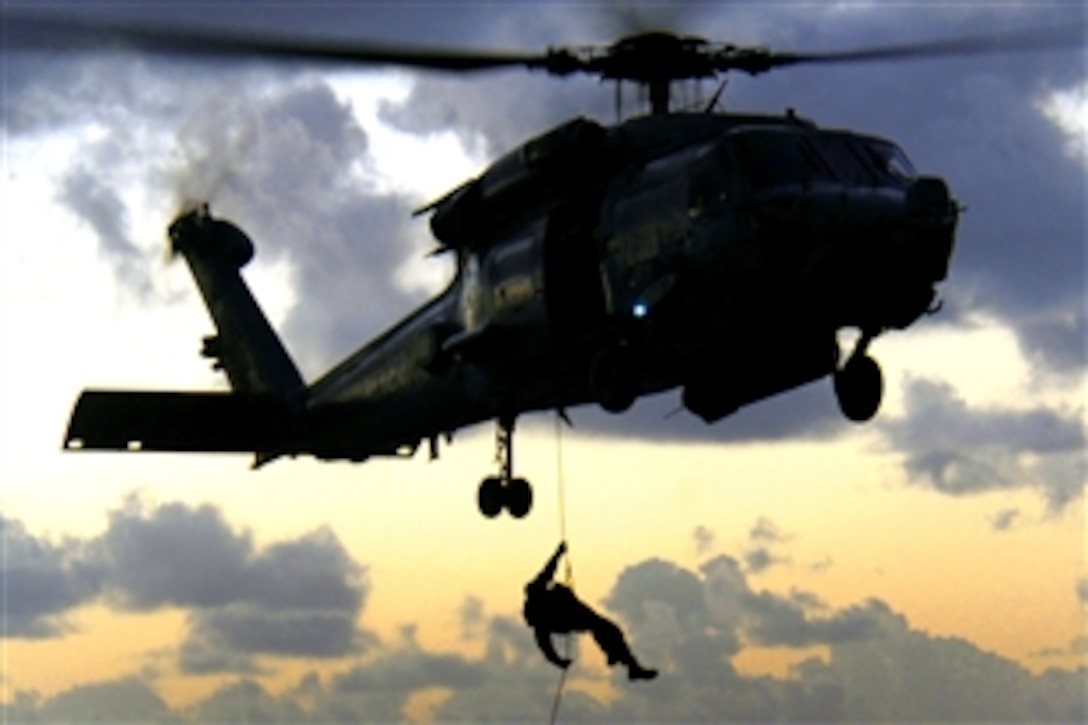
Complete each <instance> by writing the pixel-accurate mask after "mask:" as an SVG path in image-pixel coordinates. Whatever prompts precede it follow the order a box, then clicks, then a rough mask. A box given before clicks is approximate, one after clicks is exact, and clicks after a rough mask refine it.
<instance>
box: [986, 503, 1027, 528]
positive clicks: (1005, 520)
mask: <svg viewBox="0 0 1088 725" xmlns="http://www.w3.org/2000/svg"><path fill="white" fill-rule="evenodd" d="M1018 518H1020V509H1015V508H1009V509H1002V510H1000V511H998V512H997V513H996V514H994V515H993V517H991V518H990V525H991V526H993V528H994V531H1008V530H1009V529H1011V528H1012V527H1013V525H1014V524H1015V523H1016V520H1017V519H1018Z"/></svg>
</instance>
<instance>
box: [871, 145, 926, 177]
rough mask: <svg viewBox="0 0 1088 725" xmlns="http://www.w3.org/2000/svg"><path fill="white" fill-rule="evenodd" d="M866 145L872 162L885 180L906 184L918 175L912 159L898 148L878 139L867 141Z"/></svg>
mask: <svg viewBox="0 0 1088 725" xmlns="http://www.w3.org/2000/svg"><path fill="white" fill-rule="evenodd" d="M864 143H865V149H866V151H867V152H868V153H869V157H870V160H871V161H872V162H873V165H874V166H876V168H877V171H879V172H880V174H881V175H882V176H884V177H885V178H887V179H891V180H894V181H896V182H898V183H900V184H905V183H907V182H910V181H912V180H913V179H914V178H915V177H916V176H917V175H918V174H917V172H915V170H914V166H913V165H912V164H911V163H910V159H908V158H907V155H906V154H905V153H903V151H902V150H901V149H900V148H899V147H898V146H895V145H893V144H890V143H888V142H886V141H877V140H876V139H866V140H865V142H864Z"/></svg>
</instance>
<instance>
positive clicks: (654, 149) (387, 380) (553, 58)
mask: <svg viewBox="0 0 1088 725" xmlns="http://www.w3.org/2000/svg"><path fill="white" fill-rule="evenodd" d="M33 23H37V27H39V28H44V29H45V30H47V31H48V30H50V29H56V28H58V27H61V26H64V25H65V22H63V21H58V20H55V19H44V20H43V19H40V18H39V19H36V20H34V21H33ZM33 23H32V24H33ZM69 25H70V24H69ZM107 30H109V31H110V32H112V33H114V34H119V35H122V36H124V37H125V38H126V39H129V40H131V41H132V42H133V43H134V44H135V45H136V46H137V47H148V48H151V49H153V50H158V49H165V50H167V51H171V52H172V51H177V50H181V51H183V52H194V51H195V52H199V53H211V54H221V55H228V56H229V55H235V54H237V55H248V54H253V53H258V54H267V55H272V56H281V57H305V58H319V59H325V60H332V61H352V62H364V63H375V64H397V65H402V66H408V67H414V68H422V69H431V70H442V71H454V72H470V71H481V70H487V69H492V68H502V67H511V66H514V67H522V68H526V69H528V70H532V71H543V72H546V73H549V74H551V75H556V76H560V77H565V76H570V75H572V74H575V73H581V74H588V75H593V76H597V77H599V78H601V79H604V80H610V81H614V82H615V83H616V86H617V92H618V89H619V87H620V85H621V84H623V83H633V84H635V85H636V86H638V87H639V88H640V89H642V90H643V91H644V93H645V95H646V97H647V99H648V101H649V112H648V113H645V114H643V115H636V116H632V117H630V118H627V119H621V120H619V121H618V122H617V123H616V124H614V125H605V124H602V123H600V122H598V121H595V120H592V119H588V118H583V117H578V118H574V119H571V120H569V121H567V122H565V123H562V124H560V125H558V126H556V127H554V128H552V129H550V130H548V131H546V132H544V133H541V134H540V135H538V136H536V137H534V138H532V139H530V140H528V141H526V142H525V143H523V144H522V145H520V146H518V147H516V148H514V149H513V150H511V151H509V152H508V153H506V154H505V155H503V156H502V157H500V158H499V159H497V160H496V161H494V162H493V163H491V165H490V166H488V167H487V168H486V169H485V170H484V171H483V172H482V173H480V174H479V175H477V176H476V177H474V178H471V179H469V180H467V181H465V182H464V183H463V184H461V185H459V186H457V187H456V188H454V189H453V190H451V191H450V192H448V193H447V194H445V195H443V196H441V197H440V198H438V199H436V200H434V201H432V202H430V203H428V204H426V205H425V206H423V207H421V208H420V209H418V210H417V211H416V214H417V215H420V216H422V215H429V217H430V228H431V231H432V233H433V236H434V238H435V241H436V243H437V248H436V250H435V252H434V253H435V254H440V255H450V256H451V257H452V258H453V259H454V260H455V262H456V272H455V274H454V276H453V279H452V281H451V282H450V283H449V285H448V286H447V287H446V288H445V290H444V291H442V292H441V293H440V294H438V295H437V296H436V297H434V298H433V299H431V300H430V301H428V302H427V303H425V304H424V305H422V306H421V307H420V308H419V309H417V310H415V311H413V312H411V313H410V314H409V315H408V316H407V317H405V318H404V319H403V320H401V321H399V322H397V323H396V324H394V325H393V326H392V327H390V328H389V329H388V330H387V331H385V332H384V333H382V334H381V335H379V336H378V337H377V338H375V339H373V340H372V341H370V342H368V343H366V344H365V345H363V346H362V347H361V348H360V349H358V350H357V351H356V352H354V353H353V354H351V355H350V356H348V357H347V358H346V359H345V360H343V361H342V362H340V363H339V364H337V365H335V366H334V367H333V368H332V369H331V370H329V371H328V372H327V373H325V374H324V375H322V376H321V377H319V378H318V379H317V380H315V381H313V382H311V383H307V382H306V381H304V380H303V379H302V376H301V375H300V373H299V371H298V369H297V368H296V366H295V365H294V363H293V361H292V359H291V357H290V355H289V353H288V352H287V350H286V348H285V347H284V345H283V343H282V342H281V341H280V339H279V337H278V336H277V334H276V332H275V331H274V330H273V328H272V326H271V325H270V324H269V322H268V320H267V319H266V318H265V316H264V314H263V313H262V311H261V309H260V306H259V305H258V303H257V301H256V300H255V299H254V297H253V295H252V294H251V292H250V290H249V288H248V287H247V285H246V283H245V280H244V279H243V277H242V275H241V269H242V267H244V266H245V265H246V264H247V263H248V262H249V261H250V260H251V259H252V258H253V256H254V254H255V246H254V244H253V242H252V241H251V240H250V239H249V237H248V236H247V235H246V233H245V232H244V231H243V230H242V229H241V228H240V227H239V226H237V225H235V224H234V223H232V222H230V221H227V220H224V219H220V218H217V217H215V216H213V215H212V213H211V210H210V209H209V208H208V206H207V205H198V206H197V207H196V208H193V209H190V210H188V211H186V212H184V213H183V214H181V215H180V216H178V217H177V218H176V219H175V220H174V221H173V222H172V223H171V224H170V226H169V229H168V237H169V243H170V249H171V251H172V252H173V253H175V254H177V255H178V256H180V257H181V258H182V259H183V260H184V261H185V263H186V264H187V265H188V267H189V268H190V271H191V273H192V276H193V278H194V280H195V283H196V285H197V287H198V289H199V290H200V292H201V294H202V296H203V299H204V301H205V303H206V306H207V308H208V311H209V313H210V315H211V317H212V319H213V321H214V324H215V329H216V332H215V334H213V335H209V336H207V337H205V338H204V340H203V346H202V349H201V350H200V354H201V356H203V357H204V358H207V359H209V360H210V361H211V364H212V366H213V368H214V369H216V370H221V371H222V372H223V373H224V374H225V375H226V377H227V380H228V381H229V383H230V387H231V392H229V393H219V392H172V391H171V392H160V391H125V390H99V389H88V390H85V391H83V392H82V394H81V395H80V397H79V399H78V401H77V403H76V405H75V408H74V410H73V413H72V416H71V420H70V422H69V426H68V429H67V432H66V434H65V439H64V444H63V446H64V449H65V450H69V451H73V450H80V451H87V450H113V451H176V452H244V453H252V454H254V464H253V465H254V467H255V468H257V467H260V466H263V465H266V464H268V463H270V462H272V461H274V460H276V459H278V458H281V457H284V456H289V457H294V456H300V455H309V456H313V457H315V458H317V459H320V460H348V461H353V462H361V461H365V460H367V459H368V458H372V457H377V456H398V457H411V456H413V455H415V453H416V452H417V450H418V449H419V447H420V446H421V445H423V444H424V443H426V444H427V446H428V448H429V452H430V457H431V458H432V459H434V458H437V457H438V456H439V453H440V451H439V443H440V441H442V440H445V441H446V442H451V441H452V439H453V435H454V433H455V432H456V431H458V430H460V429H462V428H465V427H468V426H473V425H476V424H479V423H482V422H485V421H491V420H493V421H495V424H496V425H495V446H496V463H497V468H498V470H497V471H495V472H494V473H492V474H491V475H488V476H486V477H485V478H484V479H483V480H482V482H481V483H480V484H479V488H478V492H477V504H478V507H479V510H480V512H481V513H482V514H483V515H484V516H486V517H489V518H491V517H495V516H498V515H499V514H500V513H502V512H503V511H504V510H505V511H507V512H508V513H509V514H510V515H511V516H513V517H515V518H521V517H524V516H525V515H527V514H528V513H529V511H530V510H531V508H532V499H533V494H532V487H531V485H530V484H529V482H528V481H527V480H526V479H524V478H522V477H520V476H517V475H516V473H515V467H514V455H513V454H514V446H513V438H514V429H515V423H516V421H517V419H518V418H519V417H520V416H522V415H524V414H526V413H530V412H534V411H547V410H555V411H557V412H558V413H559V414H560V415H561V416H563V417H564V418H565V417H566V411H567V410H568V409H570V408H573V407H575V406H580V405H587V404H588V405H599V406H600V407H602V408H603V409H605V410H606V411H609V412H610V413H615V414H621V413H623V412H624V411H626V410H628V409H629V408H630V407H631V406H632V405H633V404H634V402H635V401H636V400H637V399H638V398H639V397H641V396H645V395H650V394H655V393H659V392H662V391H668V390H673V389H679V390H680V397H681V402H682V404H683V407H684V408H685V409H686V410H688V411H690V412H691V413H692V414H694V415H696V416H698V417H699V418H701V419H702V420H704V421H705V422H706V423H707V424H712V423H715V422H717V421H719V420H721V419H723V418H725V417H727V416H730V415H732V414H734V413H737V412H738V411H739V410H740V409H741V408H743V407H744V406H747V405H750V404H752V403H754V402H757V401H759V400H762V399H765V398H768V397H770V396H775V395H778V394H781V393H784V392H786V391H789V390H792V389H795V388H797V387H800V386H803V385H807V384H810V383H813V382H815V381H817V380H820V379H824V378H829V379H830V380H831V384H832V387H833V390H834V393H835V397H836V400H837V402H838V405H839V407H840V409H841V411H842V413H843V415H844V416H845V417H846V418H848V419H849V420H851V421H855V422H858V423H864V422H866V421H868V420H871V419H872V418H873V416H874V415H876V413H877V411H878V409H879V407H880V404H881V399H882V397H883V376H882V373H881V369H880V366H879V364H878V363H877V362H876V360H875V359H874V358H873V356H872V355H871V350H870V348H871V346H872V344H873V342H874V341H875V340H876V339H877V338H878V337H880V336H881V335H883V334H884V333H886V332H888V331H892V330H903V329H906V328H908V327H910V326H912V325H913V324H915V323H916V322H917V321H918V320H920V319H921V318H923V317H925V316H927V315H931V314H935V313H936V312H938V311H939V310H940V306H941V305H940V302H939V296H938V291H937V288H938V285H939V284H940V283H941V282H943V281H944V280H945V279H946V277H947V274H948V268H949V263H950V259H951V257H952V254H953V248H954V239H955V231H956V225H957V221H958V217H959V214H960V212H961V211H962V208H961V206H960V205H959V203H958V202H957V201H956V200H955V198H954V197H953V195H952V192H951V190H950V189H949V186H948V184H947V183H946V182H945V181H944V180H943V179H941V178H939V177H937V176H933V175H925V174H920V173H919V172H917V171H916V170H915V169H914V167H913V165H912V164H911V162H910V160H909V158H908V157H907V155H906V154H905V153H904V151H903V150H902V149H900V148H899V146H898V145H897V144H896V143H895V142H894V141H892V140H889V139H886V138H882V137H880V136H877V135H873V134H868V133H862V132H857V131H852V130H846V129H837V128H824V127H821V126H819V125H817V123H816V122H814V121H812V120H810V119H806V118H803V117H802V116H800V115H798V114H797V113H796V112H794V111H793V110H787V111H786V112H785V113H782V114H766V113H764V114H760V113H748V114H743V113H733V112H728V113H727V112H721V111H719V110H718V108H717V101H718V97H719V95H720V92H721V89H722V88H724V84H723V85H721V86H719V91H718V93H716V94H715V96H714V98H713V99H711V101H710V102H709V103H707V104H705V105H704V106H703V107H701V108H698V109H695V110H675V109H673V108H672V97H671V96H672V89H673V88H674V86H675V84H678V83H681V82H684V81H690V80H693V79H694V80H699V79H718V78H719V77H720V76H722V75H724V74H727V73H728V72H730V71H739V72H744V73H748V74H751V75H756V74H760V73H763V72H766V71H769V70H772V69H776V68H781V67H786V66H793V65H797V64H804V63H838V62H854V61H870V60H892V59H899V58H913V57H928V56H939V55H954V54H963V53H976V52H993V51H996V50H1007V49H1031V48H1039V47H1050V46H1052V45H1053V44H1054V43H1055V41H1056V40H1060V41H1061V42H1067V41H1066V40H1063V39H1068V38H1072V39H1073V42H1074V43H1076V44H1082V43H1083V34H1077V33H1072V34H1070V32H1069V30H1068V28H1066V29H1064V31H1062V32H1061V33H1057V32H1056V31H1054V30H1052V29H1051V30H1039V31H1028V32H1024V33H1020V34H1018V35H1016V36H1014V37H1009V38H1004V39H1001V40H1000V42H995V39H994V38H978V37H975V38H959V39H951V40H943V41H929V42H922V43H914V44H904V45H896V46H885V47H877V48H863V49H857V50H850V51H844V52H820V53H783V52H775V51H771V50H768V49H765V48H761V47H742V46H736V45H732V44H720V43H712V42H710V41H708V40H706V39H704V38H700V37H694V36H681V35H677V34H674V33H671V32H664V31H650V32H642V33H638V34H635V35H630V36H627V37H624V38H621V39H620V40H618V41H616V42H614V43H612V44H610V45H607V46H593V47H585V48H573V49H572V48H551V49H549V50H547V51H546V52H545V53H543V54H541V53H502V52H479V51H473V50H460V49H454V50H448V49H433V48H407V47H392V46H388V47H384V46H376V45H369V44H366V43H353V42H331V41H317V40H305V41H303V40H299V39H297V38H287V37H268V36H255V35H250V34H244V33H239V32H228V31H221V30H214V31H213V30H205V29H198V28H190V29H179V28H170V29H162V28H154V27H146V26H118V25H115V26H113V27H110V28H107ZM617 98H619V96H618V95H617ZM618 105H619V104H618V102H617V107H618ZM843 329H855V330H857V331H858V333H859V334H858V336H857V341H856V343H855V344H854V346H853V348H852V349H851V350H849V351H846V352H845V353H844V351H842V350H841V349H840V345H839V342H838V339H839V337H838V333H839V331H841V330H843Z"/></svg>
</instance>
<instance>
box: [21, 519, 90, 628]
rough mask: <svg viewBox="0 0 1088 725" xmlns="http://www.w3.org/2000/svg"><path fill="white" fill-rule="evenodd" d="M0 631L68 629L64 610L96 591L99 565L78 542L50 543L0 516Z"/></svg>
mask: <svg viewBox="0 0 1088 725" xmlns="http://www.w3.org/2000/svg"><path fill="white" fill-rule="evenodd" d="M0 541H2V542H3V554H4V555H3V557H0V587H2V588H3V592H2V595H0V605H2V611H0V619H2V621H3V628H4V632H3V636H4V637H11V638H27V639H40V638H48V637H57V636H60V635H63V634H65V633H66V632H68V631H70V627H69V626H68V625H67V624H66V623H65V620H64V615H65V614H67V613H68V612H70V611H71V610H73V609H75V608H76V607H78V606H80V605H82V604H85V603H88V602H90V601H92V600H93V599H94V597H95V596H96V595H97V594H98V591H99V589H100V586H101V578H102V574H103V572H102V570H101V569H100V568H99V567H98V566H96V565H95V564H94V563H93V562H90V561H88V560H87V557H86V556H85V552H84V551H83V547H82V546H81V545H80V543H79V542H74V541H65V542H62V543H60V544H55V543H53V542H51V541H49V540H48V539H45V538H41V537H37V536H34V535H33V534H31V533H29V532H28V531H27V530H26V527H25V526H24V525H23V524H22V522H20V521H16V520H14V519H10V518H8V517H5V516H0Z"/></svg>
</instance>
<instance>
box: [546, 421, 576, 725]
mask: <svg viewBox="0 0 1088 725" xmlns="http://www.w3.org/2000/svg"><path fill="white" fill-rule="evenodd" d="M555 468H556V491H557V493H558V498H559V540H560V541H566V540H567V486H566V479H565V477H564V475H563V468H564V467H563V420H562V416H561V415H560V413H559V412H558V411H556V414H555ZM563 565H564V566H563V578H564V579H565V582H564V583H565V584H566V585H567V586H568V587H570V588H571V589H572V590H573V589H574V567H573V566H572V565H571V563H570V547H569V546H568V547H567V552H566V555H565V556H564V558H563ZM573 638H574V633H573V632H570V633H568V634H567V636H566V646H565V648H564V649H565V651H564V652H563V657H564V659H567V660H569V659H570V651H571V640H572V639H573ZM569 671H570V666H569V665H568V666H567V667H565V668H564V669H563V671H562V673H560V675H559V682H558V683H557V684H556V686H555V697H554V698H552V714H551V718H550V719H549V720H548V722H549V723H551V725H555V721H556V718H557V717H558V716H559V703H560V702H562V700H563V690H564V688H565V686H566V684H567V672H569Z"/></svg>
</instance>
